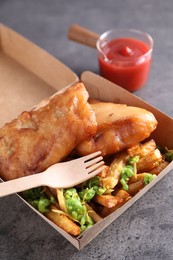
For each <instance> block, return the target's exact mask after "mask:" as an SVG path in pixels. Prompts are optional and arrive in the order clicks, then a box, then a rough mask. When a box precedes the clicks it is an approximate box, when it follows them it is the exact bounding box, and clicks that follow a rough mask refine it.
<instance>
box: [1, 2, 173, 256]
mask: <svg viewBox="0 0 173 260" xmlns="http://www.w3.org/2000/svg"><path fill="white" fill-rule="evenodd" d="M0 22H1V23H4V24H5V25H7V26H10V27H11V28H13V29H14V30H16V31H17V32H19V33H20V34H22V35H24V36H25V37H27V38H28V39H30V40H32V41H33V42H34V43H36V44H38V45H40V46H41V47H42V48H44V49H45V50H47V51H48V52H50V53H52V54H53V55H54V56H56V57H57V58H59V59H60V60H61V61H62V62H63V63H65V64H66V65H67V66H69V67H70V68H71V69H72V70H74V71H75V72H76V73H77V74H78V75H80V73H81V72H82V71H84V70H90V71H93V72H96V73H98V66H97V60H96V51H95V50H93V49H90V48H88V47H85V46H81V45H79V44H77V43H74V42H70V41H69V40H68V39H67V37H66V35H67V30H68V27H69V26H70V24H71V23H79V24H81V25H83V26H86V27H88V28H89V29H91V30H93V31H95V32H98V33H102V32H104V31H106V30H108V29H111V28H114V27H117V28H122V27H124V28H130V27H131V28H136V29H139V30H144V31H147V32H148V33H150V34H151V35H152V36H153V38H154V43H155V46H154V59H153V64H152V69H151V73H150V78H149V81H148V83H147V84H146V86H145V87H144V88H142V89H141V90H139V91H137V92H135V94H136V95H138V96H140V97H141V98H143V99H144V100H146V101H148V102H149V103H150V104H152V105H154V106H155V107H157V108H159V109H160V110H162V111H163V112H165V113H167V114H168V115H169V116H173V101H172V100H173V91H172V88H173V87H172V82H173V33H172V26H173V1H172V0H165V1H162V0H152V1H151V0H145V1H143V0H129V1H128V0H123V1H122V0H107V1H100V0H95V1H92V0H87V1H86V0H73V1H72V0H71V1H67V0H49V1H48V0H47V1H46V0H29V1H24V0H0ZM1 113H3V111H1ZM172 183H173V172H170V173H169V174H168V175H167V177H165V178H164V179H163V180H161V182H160V183H158V184H157V185H156V186H155V187H154V188H152V190H151V191H149V192H147V194H146V195H144V196H143V197H142V198H141V199H140V200H139V201H138V202H136V203H135V204H134V205H133V206H132V207H131V208H130V209H128V210H127V211H126V212H125V213H124V214H123V215H122V216H121V217H120V218H119V219H117V220H116V221H115V222H114V223H112V224H111V225H110V226H109V227H108V228H107V229H105V230H104V232H102V233H101V234H100V235H98V237H97V238H95V239H94V240H93V241H92V242H91V243H90V244H89V245H88V246H86V247H85V248H84V249H83V250H82V251H80V252H78V251H77V249H75V248H74V247H73V246H72V245H71V244H70V243H69V242H68V241H67V240H65V238H63V237H62V236H61V235H60V234H58V233H57V232H56V231H55V230H54V229H52V228H51V227H50V226H49V225H48V224H46V223H45V222H44V221H43V220H42V219H40V217H39V216H37V215H36V214H35V213H34V212H32V211H31V210H30V209H29V208H28V207H27V206H26V205H25V204H24V203H23V202H21V201H20V200H19V198H17V196H15V195H12V196H9V197H6V198H2V199H0V259H1V260H20V259H25V260H29V259H33V260H35V259H42V260H49V259H62V260H66V259H73V260H78V259H80V260H89V259H100V260H106V259H112V260H113V259H118V260H119V259H120V260H126V259H127V260H133V259H139V260H142V259H147V260H155V259H165V260H169V259H170V260H172V259H173V246H172V245H173V189H172Z"/></svg>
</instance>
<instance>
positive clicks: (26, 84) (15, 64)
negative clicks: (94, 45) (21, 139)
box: [0, 25, 173, 249]
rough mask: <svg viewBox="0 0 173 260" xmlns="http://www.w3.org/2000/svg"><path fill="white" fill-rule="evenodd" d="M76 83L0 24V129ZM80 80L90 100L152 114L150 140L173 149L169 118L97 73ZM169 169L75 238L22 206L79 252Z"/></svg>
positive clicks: (55, 63)
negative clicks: (144, 109) (140, 109)
mask: <svg viewBox="0 0 173 260" xmlns="http://www.w3.org/2000/svg"><path fill="white" fill-rule="evenodd" d="M78 80H79V79H78V77H77V76H76V75H75V73H73V72H72V71H71V70H70V69H69V68H68V67H66V66H65V65H64V64H62V63H61V62H60V61H59V60H57V59H55V58H54V57H52V56H51V55H50V54H48V53H46V52H45V51H44V50H42V49H40V48H39V47H37V46H36V45H34V44H33V43H31V42H29V41H28V40H26V39H25V38H23V37H22V36H20V35H18V34H17V33H16V32H14V31H12V30H11V29H9V28H7V27H5V26H4V25H0V91H1V97H0V109H1V118H0V126H2V125H3V124H4V123H5V122H7V121H9V120H11V119H13V118H14V117H16V116H17V115H18V114H19V113H20V112H22V111H23V110H28V109H30V108H31V107H33V106H34V105H35V104H37V103H39V102H40V101H41V100H42V99H44V98H47V97H49V96H50V95H53V94H54V93H55V92H56V91H57V90H60V89H62V88H64V87H68V86H71V85H73V84H74V83H75V82H77V81H78ZM80 80H81V81H82V82H83V83H84V85H85V87H86V88H87V90H88V92H89V95H90V97H92V98H97V99H100V100H102V101H111V102H115V103H126V104H127V105H133V106H138V107H143V108H146V109H148V110H149V111H151V112H152V113H153V114H154V115H155V117H156V119H157V120H158V123H159V124H158V127H157V129H156V130H155V131H154V133H153V134H152V136H151V138H154V139H155V141H156V142H157V143H158V144H160V145H162V146H167V147H168V148H172V147H173V119H172V118H170V117H168V116H167V115H165V114H163V113H162V112H160V111H159V110H157V109H156V108H154V107H152V106H150V105H149V104H147V103H146V102H144V101H143V100H141V99H139V98H138V97H136V96H134V95H133V94H131V93H129V92H127V91H126V90H124V89H122V88H120V87H118V86H117V85H115V84H113V83H111V82H109V81H107V80H105V79H103V78H101V77H100V76H98V75H96V74H93V73H91V72H84V73H82V75H81V79H80ZM2 111H3V112H2ZM165 125H166V126H167V127H166V128H165V127H164V126H165ZM172 168H173V162H172V163H170V164H169V165H168V166H167V167H166V168H165V169H164V170H163V171H162V172H161V173H160V174H159V176H157V178H155V179H154V180H153V181H152V182H151V183H150V184H148V185H147V186H146V187H145V188H143V189H142V190H141V191H140V192H139V193H138V194H137V195H135V196H134V197H133V198H132V199H130V200H129V201H128V202H127V203H126V204H124V205H123V206H122V207H121V208H119V209H118V210H116V212H114V213H112V214H111V215H109V216H108V217H106V218H104V219H103V220H102V221H100V222H98V223H96V224H95V225H94V226H93V227H92V228H90V229H89V230H87V231H85V232H84V233H82V234H81V235H80V236H78V237H76V238H74V237H72V236H71V235H69V234H67V233H66V232H65V231H63V230H62V229H61V228H59V227H57V226H56V225H55V224H54V223H52V222H51V221H50V220H48V219H47V218H46V217H45V216H44V215H42V214H40V213H39V212H38V211H37V210H35V209H34V208H33V207H31V206H30V205H29V204H28V203H27V202H26V201H25V203H26V204H28V206H29V207H30V208H31V209H32V210H34V211H35V212H37V214H38V215H40V217H42V218H43V219H44V220H45V221H46V222H47V223H49V224H50V225H51V226H52V227H53V228H55V229H56V230H57V231H58V232H59V233H60V234H62V235H63V236H64V237H65V238H66V239H68V240H69V241H70V242H71V243H72V244H73V245H74V246H75V247H76V248H77V249H82V248H83V247H84V246H85V245H87V244H88V243H89V242H90V241H91V240H92V239H93V238H94V237H96V236H97V235H98V234H99V233H100V232H101V231H102V230H103V229H104V228H106V227H107V226H108V225H109V224H110V223H112V222H113V221H114V220H115V219H117V218H118V217H119V216H120V215H121V214H122V213H123V212H124V211H125V210H127V209H128V208H129V207H130V206H131V205H132V204H133V203H134V202H135V201H136V200H138V199H139V198H140V197H141V196H142V195H143V194H145V193H146V192H147V191H148V190H149V189H150V188H151V187H152V186H154V185H155V184H156V183H157V182H158V181H160V180H161V179H162V178H163V177H164V176H165V175H166V174H167V173H168V172H169V171H170V170H171V169H172ZM20 198H21V197H20ZM21 199H22V198H21ZM22 200H23V199H22ZM23 201H24V200H23Z"/></svg>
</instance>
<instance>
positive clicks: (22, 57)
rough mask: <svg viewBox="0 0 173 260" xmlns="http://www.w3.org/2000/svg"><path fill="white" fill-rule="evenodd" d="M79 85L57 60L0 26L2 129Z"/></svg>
mask: <svg viewBox="0 0 173 260" xmlns="http://www.w3.org/2000/svg"><path fill="white" fill-rule="evenodd" d="M76 81H78V77H77V76H76V74H75V73H74V72H73V71H71V70H70V69H69V68H68V67H66V66H65V65H64V64H63V63H61V62H60V61H59V60H58V59H56V58H54V57H53V56H51V55H50V54H48V53H47V52H45V51H44V50H42V49H41V48H39V47H38V46H36V45H35V44H33V43H32V42H30V41H28V40H27V39H25V38H24V37H22V36H20V35H19V34H17V33H16V32H14V31H13V30H11V29H9V28H7V27H5V26H4V25H2V24H1V25H0V110H1V117H0V127H1V126H2V125H3V124H4V123H5V122H7V121H10V120H12V119H13V118H14V117H16V116H17V115H18V114H19V113H21V112H22V111H24V110H28V109H30V108H31V107H32V106H34V105H36V104H37V103H39V102H40V101H41V100H42V99H44V98H47V97H49V96H51V95H52V94H54V93H55V91H57V90H59V89H61V88H64V87H66V86H67V85H71V84H73V83H75V82H76Z"/></svg>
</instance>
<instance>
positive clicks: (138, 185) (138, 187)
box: [128, 180, 145, 196]
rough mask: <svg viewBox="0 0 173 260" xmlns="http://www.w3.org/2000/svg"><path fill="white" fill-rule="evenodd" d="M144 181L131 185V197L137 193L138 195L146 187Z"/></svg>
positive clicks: (129, 190) (129, 191) (129, 189)
mask: <svg viewBox="0 0 173 260" xmlns="http://www.w3.org/2000/svg"><path fill="white" fill-rule="evenodd" d="M144 186H145V185H144V181H143V180H139V181H136V182H134V183H131V184H129V188H128V193H129V194H130V195H131V196H134V195H135V194H136V193H138V192H139V191H140V190H141V189H142V188H143V187H144Z"/></svg>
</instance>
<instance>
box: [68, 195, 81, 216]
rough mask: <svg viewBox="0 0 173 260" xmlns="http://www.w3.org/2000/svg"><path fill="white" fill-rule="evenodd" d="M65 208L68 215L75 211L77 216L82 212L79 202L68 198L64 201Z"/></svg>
mask: <svg viewBox="0 0 173 260" xmlns="http://www.w3.org/2000/svg"><path fill="white" fill-rule="evenodd" d="M66 207H67V210H68V212H69V213H71V212H73V211H76V212H77V213H78V214H80V213H82V212H83V207H82V204H81V202H80V201H79V200H76V199H74V198H70V199H67V200H66Z"/></svg>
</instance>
